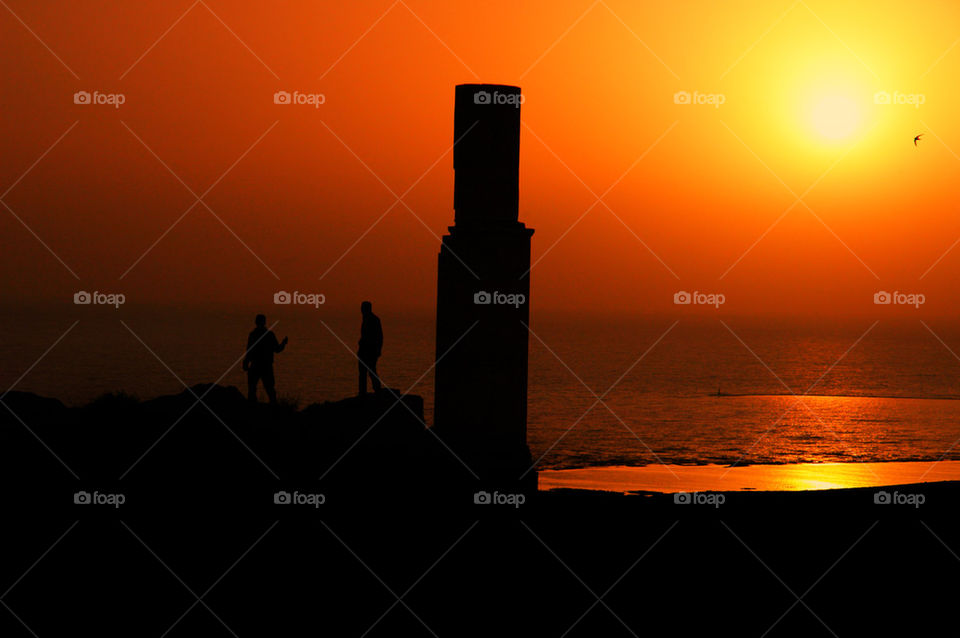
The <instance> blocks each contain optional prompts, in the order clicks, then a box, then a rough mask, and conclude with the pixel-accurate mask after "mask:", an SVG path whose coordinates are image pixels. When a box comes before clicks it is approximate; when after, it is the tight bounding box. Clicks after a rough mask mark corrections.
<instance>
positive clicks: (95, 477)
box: [0, 385, 960, 636]
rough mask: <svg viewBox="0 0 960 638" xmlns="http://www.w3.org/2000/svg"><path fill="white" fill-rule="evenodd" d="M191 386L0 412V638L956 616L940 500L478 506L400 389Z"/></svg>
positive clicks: (526, 631)
mask: <svg viewBox="0 0 960 638" xmlns="http://www.w3.org/2000/svg"><path fill="white" fill-rule="evenodd" d="M192 392H193V393H195V394H196V395H199V396H203V397H204V403H205V404H207V405H209V407H210V410H208V409H207V408H206V407H204V405H194V403H195V402H196V399H195V397H194V394H192V393H191V392H187V391H185V392H182V393H180V394H177V395H172V396H165V397H159V398H156V399H151V400H148V401H137V400H134V399H131V398H129V397H124V396H122V395H121V396H107V397H102V398H101V399H99V400H97V401H95V402H93V403H91V404H90V405H87V406H83V407H78V408H68V407H65V406H64V405H63V404H62V403H60V402H59V401H57V400H55V399H48V398H44V397H38V396H36V395H31V394H26V393H9V394H8V395H6V396H5V397H4V398H3V403H4V405H6V406H8V407H9V409H6V408H3V407H0V467H2V478H3V481H2V483H0V485H2V502H3V512H4V537H5V540H6V545H5V547H6V548H7V549H8V551H6V552H5V553H4V560H3V561H2V562H0V579H2V582H4V583H7V585H5V588H8V587H11V584H13V587H12V588H11V589H9V591H8V592H7V594H6V595H5V596H4V598H3V602H4V604H5V605H8V606H9V608H10V609H11V610H13V611H14V612H15V613H16V617H15V616H13V615H12V614H10V613H2V612H3V610H0V635H3V636H30V635H31V634H30V633H29V632H28V631H27V630H25V629H24V626H23V625H21V624H20V622H19V621H18V618H19V619H22V620H23V621H24V622H25V623H26V624H27V625H29V627H31V629H32V630H33V631H34V632H36V635H39V636H57V635H77V634H78V633H79V634H85V633H92V632H93V628H94V627H95V628H96V631H95V633H96V634H97V635H100V636H130V635H153V636H160V635H168V636H193V635H204V636H208V635H209V636H219V635H224V636H229V635H231V633H234V634H236V635H239V636H248V635H249V636H274V635H275V636H289V635H313V634H321V635H357V636H359V635H364V632H366V631H367V630H369V629H370V628H371V627H373V631H371V632H370V633H369V634H367V635H370V636H376V635H404V636H406V635H410V636H416V635H426V636H430V635H431V634H435V635H438V636H490V635H497V633H499V634H504V635H517V636H560V635H564V634H565V632H567V631H568V630H570V629H571V627H572V628H573V629H572V630H571V631H569V633H567V634H566V635H569V636H577V635H582V636H618V635H624V636H630V635H648V634H653V635H703V634H704V633H706V632H710V633H712V634H713V633H715V634H719V635H728V634H734V633H735V634H737V635H740V634H744V635H763V634H764V632H765V631H767V629H769V628H770V627H771V626H772V625H774V624H775V623H776V627H775V630H774V631H772V632H770V633H769V634H768V635H771V636H772V635H804V636H810V635H828V636H829V635H830V631H833V632H835V633H836V634H837V635H840V636H844V635H872V634H876V635H895V634H898V635H931V634H932V633H933V630H934V629H935V628H937V627H942V626H943V624H944V623H945V622H952V619H953V614H954V611H953V608H954V605H953V602H954V601H955V597H956V587H955V586H954V585H953V584H952V583H953V582H954V581H955V580H956V574H957V573H960V562H958V561H957V560H956V558H955V557H954V556H952V555H951V553H950V551H949V550H948V549H947V546H957V544H958V543H960V525H958V523H957V519H956V516H955V511H956V504H957V502H958V500H957V486H956V485H955V484H937V485H931V484H926V485H915V486H897V487H896V488H895V489H897V490H899V491H901V492H906V493H910V492H923V493H924V494H925V496H926V503H925V505H924V506H923V507H922V508H919V509H918V508H912V507H898V506H895V505H886V506H879V505H876V504H875V503H874V499H873V496H874V492H875V490H872V489H862V490H831V491H825V492H806V493H791V494H784V493H742V492H741V493H729V494H727V495H726V496H727V498H726V503H725V504H724V505H723V506H722V507H718V508H714V507H704V506H697V505H678V504H676V503H675V502H674V500H673V498H672V495H662V494H660V495H649V494H648V495H636V496H624V495H618V494H609V493H585V492H569V491H568V492H564V491H557V492H548V493H535V494H529V495H527V496H528V498H527V500H526V502H525V503H523V504H520V505H517V506H510V505H496V504H492V503H487V504H484V503H475V500H474V495H473V490H475V489H476V485H475V484H474V483H472V482H471V481H472V480H473V479H472V477H470V475H469V473H468V472H467V471H466V470H465V468H463V467H462V466H461V465H460V464H459V462H458V461H457V460H456V459H455V458H454V457H453V456H452V455H450V454H449V452H448V451H447V450H446V449H445V448H444V447H443V445H442V444H440V443H439V442H438V441H437V440H436V439H435V437H433V435H432V434H431V433H430V432H428V431H426V430H425V429H424V427H423V425H422V421H421V420H420V416H421V415H422V401H421V399H420V398H419V397H414V396H406V397H403V398H402V401H403V403H402V404H396V399H395V397H394V396H393V395H392V394H389V393H382V394H381V395H377V396H375V397H373V396H371V397H368V398H367V399H365V400H364V399H358V398H350V399H345V400H343V401H336V402H330V403H324V404H316V405H311V406H308V407H306V408H304V409H303V410H294V409H292V408H290V407H282V406H281V407H279V408H277V409H270V408H269V407H267V406H250V405H249V404H247V403H246V400H245V398H244V397H243V395H242V393H241V392H240V391H239V390H237V389H236V388H232V387H221V386H209V385H199V386H194V387H193V388H192ZM191 406H193V407H191ZM391 406H392V407H391ZM408 408H409V409H408ZM211 410H212V411H213V412H215V413H216V415H217V416H214V415H213V414H212V413H211ZM14 413H15V414H16V416H14ZM184 414H186V416H183V415H184ZM181 417H182V418H181ZM218 417H219V419H218ZM220 419H222V421H223V423H221V421H220ZM21 420H22V422H21ZM224 423H225V424H227V426H229V430H228V429H227V427H225V426H224ZM368 430H369V433H368V434H366V435H365V436H361V435H363V434H364V432H367V431H368ZM31 431H32V432H31ZM231 431H232V432H231ZM164 433H166V434H165V435H164ZM34 434H36V437H35V436H34ZM234 434H235V435H236V436H234ZM37 437H39V439H40V440H38V438H37ZM161 437H162V438H161ZM158 438H159V439H160V440H159V443H156V441H157V439H158ZM41 440H42V443H41ZM154 443H156V445H155V446H154V447H153V449H150V446H151V445H153V444H154ZM45 445H46V446H49V449H50V450H52V451H53V452H54V453H55V454H56V455H57V456H59V457H60V459H62V461H63V462H64V463H65V464H66V466H68V467H69V469H68V467H65V466H64V465H62V464H61V463H60V462H59V461H58V460H57V458H56V457H55V456H54V454H51V453H50V451H48V450H47V449H45ZM247 448H249V449H247ZM251 451H252V453H251ZM344 453H346V454H345V455H344ZM141 456H142V459H141V458H140V457H141ZM138 459H140V460H139V461H138ZM331 468H332V469H331ZM328 470H329V472H328ZM72 472H75V473H76V476H74V475H73V474H72ZM325 472H326V475H325V476H324V478H323V479H320V476H321V475H324V473H325ZM273 473H276V475H277V476H274V474H273ZM121 476H122V477H123V478H120V477H121ZM278 477H279V478H278ZM78 492H85V493H87V494H89V495H91V497H92V495H94V494H99V495H100V496H101V497H103V496H104V495H111V494H121V495H123V496H124V498H125V502H124V503H123V504H121V505H118V506H113V505H110V504H99V505H98V504H91V503H88V504H83V503H75V502H74V497H75V494H77V493H78ZM278 494H281V495H282V494H286V495H288V496H289V498H290V499H291V500H287V501H283V499H281V501H279V502H278V501H277V495H278ZM295 494H299V495H300V496H301V497H304V498H302V499H301V501H300V502H299V503H295V502H291V501H292V499H293V498H294V495H295ZM316 495H322V496H323V497H324V502H322V503H320V502H318V501H317V500H316V499H314V500H313V501H311V499H310V498H309V497H311V496H316ZM930 530H933V531H934V532H935V533H936V536H934V535H933V534H932V533H931V531H930ZM941 541H942V543H941ZM41 557H42V558H41ZM38 558H41V560H39V562H38ZM838 561H839V562H838ZM35 563H36V565H35V566H34V567H32V566H33V565H34V564H35ZM937 572H938V573H940V574H942V576H943V577H942V578H930V574H931V573H937ZM24 574H26V575H24ZM821 577H822V578H821ZM178 581H179V582H178ZM811 586H812V589H811ZM187 588H189V589H187ZM808 589H809V590H810V591H809V593H806V594H805V592H807V590H808ZM191 592H193V594H192V595H191ZM791 592H795V594H794V593H791ZM201 595H202V596H203V603H204V604H199V603H197V602H196V600H197V598H196V597H199V596H201ZM801 595H803V600H804V602H805V603H806V604H807V605H809V607H810V609H811V610H812V611H813V613H811V612H810V611H808V610H807V608H806V607H805V606H804V605H801V604H796V597H799V596H801ZM401 596H402V600H403V604H401V603H398V602H397V598H398V597H401ZM598 597H602V601H603V604H601V603H598V602H597V598H598ZM207 606H209V610H208V608H207ZM791 606H792V607H791ZM788 610H789V612H788ZM784 612H788V613H787V614H786V616H784V617H783V619H782V620H778V619H779V618H780V617H781V616H783V615H784ZM214 614H215V615H214ZM814 614H815V615H814ZM378 619H379V620H378ZM824 623H825V624H826V625H827V626H829V628H830V631H828V630H827V629H825V627H824ZM224 625H226V627H229V628H230V629H229V630H228V629H227V628H226V627H225V626H224ZM171 627H173V629H171ZM428 628H429V629H428ZM87 630H89V631H87ZM168 630H169V632H168Z"/></svg>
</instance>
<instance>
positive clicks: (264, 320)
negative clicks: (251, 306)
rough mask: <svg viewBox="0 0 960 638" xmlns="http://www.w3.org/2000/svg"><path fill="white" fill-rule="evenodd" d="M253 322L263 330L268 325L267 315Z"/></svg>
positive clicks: (258, 317) (259, 316)
mask: <svg viewBox="0 0 960 638" xmlns="http://www.w3.org/2000/svg"><path fill="white" fill-rule="evenodd" d="M253 322H254V323H255V324H257V326H259V327H260V328H262V327H264V326H265V325H267V315H257V318H256V319H254V320H253Z"/></svg>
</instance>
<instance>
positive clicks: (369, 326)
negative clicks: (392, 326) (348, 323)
mask: <svg viewBox="0 0 960 638" xmlns="http://www.w3.org/2000/svg"><path fill="white" fill-rule="evenodd" d="M360 314H361V315H363V323H362V324H361V325H360V343H359V347H358V348H357V361H358V367H359V369H360V385H359V392H358V395H359V396H363V395H364V394H366V393H367V375H368V374H369V375H370V383H371V385H373V391H374V392H379V391H380V377H379V376H378V375H377V359H379V358H380V351H381V350H382V349H383V327H382V326H381V325H380V318H379V317H378V316H377V315H375V314H373V304H371V303H370V302H369V301H364V302H363V303H362V304H360Z"/></svg>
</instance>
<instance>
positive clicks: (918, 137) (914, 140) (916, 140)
mask: <svg viewBox="0 0 960 638" xmlns="http://www.w3.org/2000/svg"><path fill="white" fill-rule="evenodd" d="M921 137H923V133H921V134H920V135H917V136H916V137H914V138H913V145H914V146H916V145H917V142H919V141H920V138H921Z"/></svg>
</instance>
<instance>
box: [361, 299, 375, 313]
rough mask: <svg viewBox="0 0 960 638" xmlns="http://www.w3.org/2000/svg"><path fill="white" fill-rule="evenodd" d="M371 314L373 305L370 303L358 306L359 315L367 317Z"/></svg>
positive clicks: (365, 302) (366, 302)
mask: <svg viewBox="0 0 960 638" xmlns="http://www.w3.org/2000/svg"><path fill="white" fill-rule="evenodd" d="M371 312H373V304H372V303H370V302H369V301H364V302H363V303H362V304H360V313H361V314H364V315H369V314H370V313H371Z"/></svg>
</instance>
